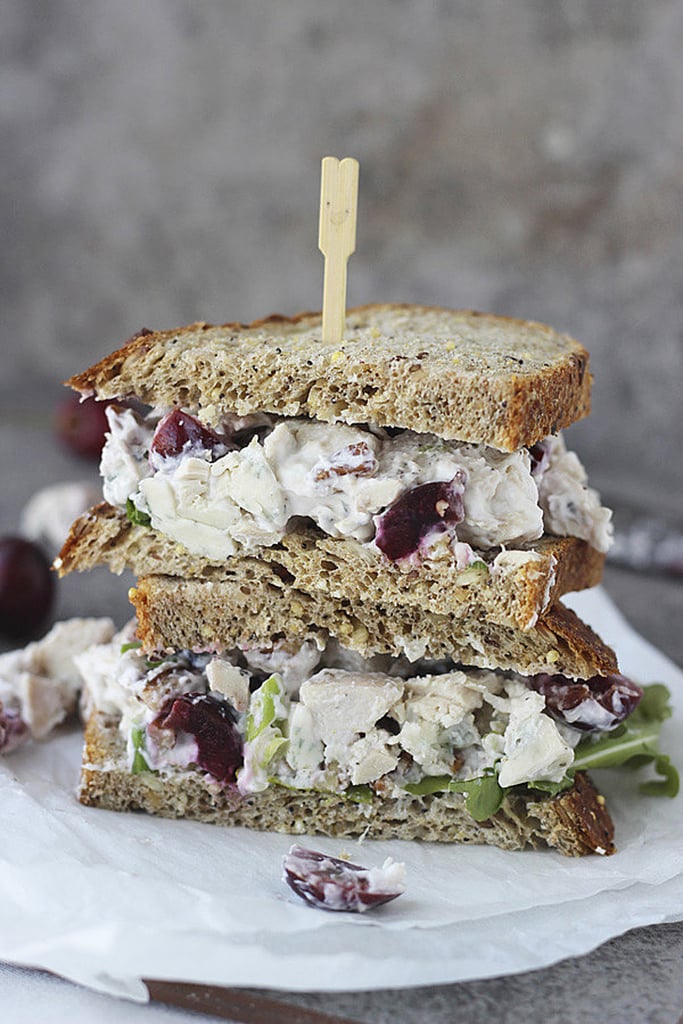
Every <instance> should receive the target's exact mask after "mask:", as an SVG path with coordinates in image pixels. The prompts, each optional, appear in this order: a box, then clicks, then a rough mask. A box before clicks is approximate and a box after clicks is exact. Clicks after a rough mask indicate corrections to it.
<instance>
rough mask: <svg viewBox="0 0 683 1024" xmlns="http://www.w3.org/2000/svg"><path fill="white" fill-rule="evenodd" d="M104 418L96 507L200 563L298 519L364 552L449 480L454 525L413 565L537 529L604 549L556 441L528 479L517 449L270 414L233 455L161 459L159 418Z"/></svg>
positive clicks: (593, 515) (603, 526) (599, 513)
mask: <svg viewBox="0 0 683 1024" xmlns="http://www.w3.org/2000/svg"><path fill="white" fill-rule="evenodd" d="M107 413H108V416H109V425H110V430H109V435H108V439H107V443H106V445H105V447H104V450H103V455H102V464H101V472H102V476H103V478H104V497H105V500H106V501H108V502H109V503H110V504H112V505H115V506H117V507H119V508H124V507H126V504H127V502H128V501H132V503H133V504H134V505H135V507H136V508H137V509H138V510H139V511H140V512H142V513H143V514H145V515H147V516H149V518H150V521H151V525H152V526H153V527H154V528H155V529H157V530H159V531H160V532H162V533H164V534H166V535H167V536H169V537H170V538H172V539H173V540H175V541H177V542H179V543H180V544H182V545H184V546H185V547H186V548H187V549H188V550H189V551H191V552H193V553H194V554H197V555H202V556H204V557H207V558H211V559H215V560H220V559H223V558H228V557H230V556H231V555H233V554H235V553H236V552H237V551H238V550H246V551H250V550H254V549H256V548H258V547H261V546H271V545H273V544H276V543H277V542H278V541H279V540H281V539H282V537H283V536H284V535H285V533H286V532H287V530H288V529H290V528H291V525H292V522H293V521H296V520H297V519H298V518H305V519H307V520H311V521H313V522H314V523H315V524H316V525H317V526H318V527H319V528H320V529H321V530H323V531H324V532H325V533H327V534H329V535H330V536H333V537H349V538H353V539H354V540H356V541H359V542H360V543H363V544H367V545H371V546H374V545H375V538H376V534H377V529H378V524H380V523H381V521H382V516H383V514H384V512H385V511H386V510H387V509H388V508H390V507H391V506H392V504H393V503H394V502H396V501H397V499H398V498H400V497H401V496H402V495H406V494H407V493H408V492H410V491H411V490H413V489H415V488H418V487H420V486H422V485H424V484H429V483H434V482H451V481H456V482H457V487H458V489H459V491H461V493H462V502H463V511H464V516H463V519H462V522H460V523H457V524H449V525H448V527H447V529H446V528H444V525H443V524H441V523H437V524H436V526H435V528H434V529H433V530H431V531H429V530H428V531H427V532H426V535H425V536H424V537H423V538H422V539H421V541H420V545H419V548H420V550H419V555H420V557H430V558H431V557H444V555H447V556H449V557H451V558H455V559H456V561H457V564H458V566H459V567H461V568H464V567H466V566H467V565H468V564H470V563H471V562H472V561H473V560H474V559H475V556H474V549H478V550H481V549H486V548H491V547H498V546H503V547H505V546H518V545H521V544H525V543H529V542H533V541H534V540H537V539H538V538H539V537H540V536H541V535H542V534H543V532H544V531H546V532H549V533H554V534H558V535H560V536H566V535H571V536H576V537H580V538H582V539H585V540H588V541H590V543H592V544H593V545H594V546H595V547H597V548H599V550H605V549H606V548H607V546H608V545H609V542H610V536H611V533H610V530H611V527H610V523H609V520H610V516H611V513H610V512H609V510H607V509H605V508H602V507H601V505H600V500H599V497H598V495H597V493H596V492H595V491H593V490H591V489H590V488H588V487H587V486H586V475H585V472H584V470H583V467H582V466H581V463H580V462H579V460H578V459H577V457H576V456H575V455H574V454H573V453H568V452H567V451H566V449H565V447H564V443H563V441H562V440H561V439H560V438H550V439H547V441H546V442H543V444H544V445H547V455H546V457H545V458H544V467H543V471H542V472H541V470H540V469H538V468H537V470H536V472H535V473H534V474H532V472H531V459H530V456H529V452H528V451H527V449H525V448H522V449H519V450H518V451H515V452H501V451H498V450H496V449H493V448H489V447H487V446H486V445H474V444H465V443H461V442H458V441H445V440H443V439H441V438H439V437H436V436H435V435H432V434H416V433H414V432H413V431H409V430H404V431H401V432H399V433H397V434H395V435H393V436H391V435H389V434H388V433H386V432H385V431H381V430H371V429H363V428H361V427H350V426H346V425H344V424H329V423H321V422H318V421H315V420H304V419H296V418H293V419H281V420H279V421H278V420H276V419H275V418H271V424H270V427H269V428H268V431H269V432H266V433H265V437H262V436H261V434H262V433H263V432H261V433H260V434H258V435H255V436H254V437H252V439H251V441H250V442H249V444H247V445H246V446H245V447H243V448H241V449H238V450H236V451H226V452H225V453H224V454H217V453H216V451H214V452H213V453H212V452H210V451H208V450H203V449H202V448H201V446H199V447H197V445H196V444H195V445H190V444H188V445H187V446H186V449H185V450H184V451H183V452H182V453H181V454H179V455H175V456H172V457H166V458H164V457H160V456H159V454H158V453H156V452H152V454H151V456H150V455H149V452H150V446H151V444H152V437H153V433H154V428H155V426H156V424H157V422H158V419H159V418H158V416H151V417H149V418H148V419H147V420H145V421H142V420H141V419H140V418H139V417H138V416H137V415H136V414H135V413H134V412H133V411H132V410H130V409H109V410H107ZM416 554H417V552H416Z"/></svg>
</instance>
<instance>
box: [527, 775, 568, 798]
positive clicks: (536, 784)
mask: <svg viewBox="0 0 683 1024" xmlns="http://www.w3.org/2000/svg"><path fill="white" fill-rule="evenodd" d="M573 785H574V778H573V776H571V775H565V777H564V778H563V779H562V781H561V782H550V780H548V779H534V781H533V782H527V783H526V787H527V788H528V789H538V790H540V791H541V793H547V794H548V795H549V796H557V794H558V793H564V791H565V790H566V789H571V788H572V786H573ZM522 788H524V787H522Z"/></svg>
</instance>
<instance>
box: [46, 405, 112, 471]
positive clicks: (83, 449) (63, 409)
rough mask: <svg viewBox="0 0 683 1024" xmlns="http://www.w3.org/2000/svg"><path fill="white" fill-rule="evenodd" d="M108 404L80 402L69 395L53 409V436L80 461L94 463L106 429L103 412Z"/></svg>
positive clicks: (99, 451) (105, 418)
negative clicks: (92, 461) (55, 435)
mask: <svg viewBox="0 0 683 1024" xmlns="http://www.w3.org/2000/svg"><path fill="white" fill-rule="evenodd" d="M108 404H109V403H108V402H96V401H95V399H94V398H86V399H85V400H84V401H82V400H81V399H80V397H79V396H78V395H70V396H69V397H68V398H65V399H64V401H63V402H60V404H59V405H58V406H57V409H56V411H55V432H56V434H57V437H58V438H59V440H60V441H61V442H62V444H63V445H64V446H65V447H66V448H68V449H69V451H70V452H72V453H73V454H74V455H78V456H79V457H80V458H82V459H92V460H94V461H95V460H97V459H99V457H100V454H101V452H102V446H103V444H104V435H105V432H106V431H107V430H108V429H109V425H108V424H107V417H106V414H105V409H106V408H107V405H108Z"/></svg>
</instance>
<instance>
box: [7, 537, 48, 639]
mask: <svg viewBox="0 0 683 1024" xmlns="http://www.w3.org/2000/svg"><path fill="white" fill-rule="evenodd" d="M54 593H55V579H54V576H53V575H52V573H51V572H50V563H49V561H48V560H47V558H46V556H45V555H44V554H43V552H42V551H41V549H40V548H39V547H38V546H37V545H36V544H33V543H31V541H29V540H25V539H24V538H23V537H3V538H2V539H1V540H0V633H1V634H2V635H3V636H5V637H8V638H9V639H12V640H22V639H27V638H29V637H31V636H33V635H34V634H36V633H38V632H39V631H40V629H41V628H42V627H44V626H45V625H46V624H47V620H48V618H49V616H50V612H51V610H52V603H53V600H54Z"/></svg>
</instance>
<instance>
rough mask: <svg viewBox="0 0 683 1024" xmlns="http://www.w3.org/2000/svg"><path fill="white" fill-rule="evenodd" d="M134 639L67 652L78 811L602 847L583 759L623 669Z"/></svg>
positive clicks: (617, 714)
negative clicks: (163, 645) (538, 668)
mask: <svg viewBox="0 0 683 1024" xmlns="http://www.w3.org/2000/svg"><path fill="white" fill-rule="evenodd" d="M131 635H132V631H129V632H128V633H127V634H123V635H122V636H119V637H116V638H114V640H113V641H112V642H111V643H108V644H103V645H99V646H96V647H93V648H91V649H90V650H89V651H87V652H86V653H84V654H82V655H80V656H79V658H78V659H77V663H78V666H79V669H80V671H81V673H82V675H83V678H84V680H85V681H86V683H87V689H86V692H87V695H88V696H87V728H86V744H85V751H84V759H83V767H82V773H81V784H80V791H79V798H80V799H81V801H82V802H83V803H85V804H89V805H92V806H98V807H105V808H110V809H114V810H136V809H137V810H145V811H148V812H150V813H154V814H160V815H163V816H167V817H190V818H195V819H198V820H200V821H205V822H214V823H220V824H230V825H246V826H248V827H250V828H257V829H268V830H276V831H282V832H291V833H295V834H296V833H303V832H307V833H309V834H311V833H323V834H329V835H337V836H340V835H343V836H355V835H364V836H368V837H372V838H402V839H416V838H417V839H425V840H432V841H443V842H460V843H463V842H466V843H487V844H492V845H495V846H500V847H503V848H506V849H523V848H527V847H552V848H554V849H557V850H559V851H560V852H561V853H564V854H567V855H582V854H586V853H591V852H597V853H600V854H609V853H612V852H613V849H614V846H613V827H612V822H611V819H610V816H609V813H608V811H607V808H606V806H605V801H604V799H603V798H602V797H601V796H600V795H599V794H598V792H597V790H596V789H595V787H594V786H593V784H592V782H591V781H590V779H589V777H588V776H587V775H586V774H585V771H583V765H584V764H589V763H590V751H591V749H592V748H593V746H594V745H595V744H596V743H597V741H599V740H601V739H602V738H603V737H605V736H608V735H609V733H610V731H611V730H613V729H615V727H617V726H618V725H619V724H620V723H621V722H622V721H623V720H624V719H625V718H627V717H628V715H629V714H631V713H632V712H633V711H634V709H635V708H636V707H637V705H638V703H639V701H640V699H641V697H642V691H641V690H640V688H639V687H637V686H635V685H634V684H633V683H631V682H630V681H629V680H626V679H624V677H622V676H619V675H617V674H613V675H611V676H609V677H605V678H603V679H597V678H595V679H593V680H589V681H587V682H584V683H576V682H572V681H569V680H564V679H562V678H561V677H559V676H553V677H551V676H549V675H546V674H539V675H537V676H533V677H530V676H523V675H521V674H520V673H518V672H513V671H506V672H501V671H492V670H486V669H472V668H464V667H463V666H461V665H459V664H457V663H456V662H454V661H452V660H451V659H440V660H438V661H436V660H430V659H421V660H419V661H417V662H410V661H408V659H406V658H405V657H400V658H393V657H391V656H389V655H376V656H374V657H372V658H362V657H361V656H360V655H358V654H357V653H354V652H352V651H349V650H348V649H345V648H343V647H342V646H340V645H339V644H338V643H337V642H336V641H334V640H330V641H328V642H327V643H322V642H321V641H320V638H318V641H317V642H312V641H304V642H302V643H294V642H291V641H276V642H275V643H274V644H272V645H271V646H270V647H269V648H266V647H256V646H252V647H242V648H235V649H234V650H232V651H224V652H223V653H221V654H209V653H205V654H197V653H193V652H190V651H176V652H174V653H172V654H168V655H164V656H160V657H156V658H151V657H150V656H149V655H148V654H145V652H144V651H143V649H142V647H141V645H140V642H139V641H135V640H130V639H129V637H130V636H131Z"/></svg>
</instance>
